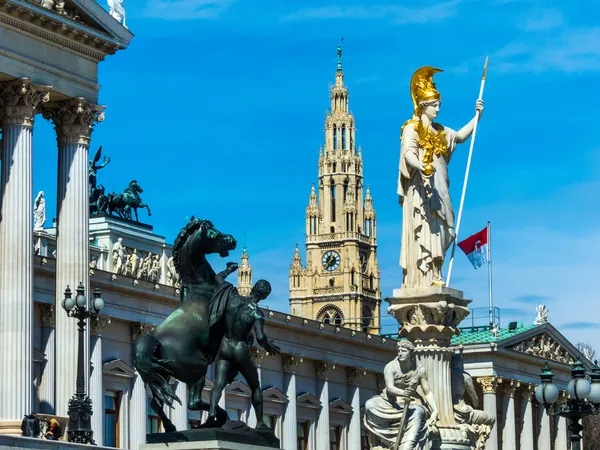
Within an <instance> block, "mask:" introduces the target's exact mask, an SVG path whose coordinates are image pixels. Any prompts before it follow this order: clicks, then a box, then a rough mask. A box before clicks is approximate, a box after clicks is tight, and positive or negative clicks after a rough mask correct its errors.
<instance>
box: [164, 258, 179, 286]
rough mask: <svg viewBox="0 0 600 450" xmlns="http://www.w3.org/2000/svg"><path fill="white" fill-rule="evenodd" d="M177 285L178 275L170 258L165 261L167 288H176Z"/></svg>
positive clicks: (173, 261)
mask: <svg viewBox="0 0 600 450" xmlns="http://www.w3.org/2000/svg"><path fill="white" fill-rule="evenodd" d="M178 283H179V274H178V273H177V269H175V260H174V259H173V257H172V256H171V257H170V258H169V259H168V261H167V284H168V285H169V286H177V284H178Z"/></svg>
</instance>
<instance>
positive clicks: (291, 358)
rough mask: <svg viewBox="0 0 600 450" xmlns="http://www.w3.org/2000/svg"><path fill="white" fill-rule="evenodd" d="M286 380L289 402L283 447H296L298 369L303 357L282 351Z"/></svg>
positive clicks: (284, 421) (285, 417) (284, 424)
mask: <svg viewBox="0 0 600 450" xmlns="http://www.w3.org/2000/svg"><path fill="white" fill-rule="evenodd" d="M281 360H282V363H283V372H284V380H285V384H286V391H285V393H286V395H287V398H288V403H287V406H286V408H285V413H284V416H283V439H282V441H283V442H282V445H283V448H286V449H287V448H290V449H294V448H297V447H298V419H297V416H296V397H297V395H298V394H297V393H296V370H297V369H298V366H299V365H300V364H301V363H302V357H301V356H298V355H291V354H289V353H282V354H281Z"/></svg>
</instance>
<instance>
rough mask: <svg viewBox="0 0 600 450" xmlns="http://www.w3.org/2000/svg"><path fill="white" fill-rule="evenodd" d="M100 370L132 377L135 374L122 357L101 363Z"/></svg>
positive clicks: (109, 373)
mask: <svg viewBox="0 0 600 450" xmlns="http://www.w3.org/2000/svg"><path fill="white" fill-rule="evenodd" d="M102 372H104V374H105V375H114V376H117V377H124V378H132V377H133V376H134V375H135V369H134V368H133V367H131V366H130V365H129V364H127V363H126V362H125V361H123V360H122V359H115V360H114V361H109V362H106V363H104V364H103V365H102Z"/></svg>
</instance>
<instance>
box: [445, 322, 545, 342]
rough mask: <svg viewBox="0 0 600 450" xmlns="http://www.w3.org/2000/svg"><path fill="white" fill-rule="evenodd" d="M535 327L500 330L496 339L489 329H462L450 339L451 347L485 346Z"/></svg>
mask: <svg viewBox="0 0 600 450" xmlns="http://www.w3.org/2000/svg"><path fill="white" fill-rule="evenodd" d="M536 326H537V325H527V326H522V327H519V328H516V329H514V330H509V329H508V328H500V329H499V330H498V337H495V336H494V333H492V331H491V330H489V329H484V330H482V329H479V330H477V329H475V330H473V331H471V330H469V329H462V330H461V333H460V335H458V336H454V337H453V338H452V341H451V343H452V345H460V344H463V345H469V344H487V343H489V342H499V341H503V340H504V339H508V338H511V337H513V336H516V335H517V334H521V333H523V332H525V331H528V330H531V329H532V328H535V327H536Z"/></svg>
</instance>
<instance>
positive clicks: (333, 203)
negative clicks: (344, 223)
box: [331, 180, 335, 222]
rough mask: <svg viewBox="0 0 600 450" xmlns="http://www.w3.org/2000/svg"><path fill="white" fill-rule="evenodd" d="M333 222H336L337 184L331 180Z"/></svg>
mask: <svg viewBox="0 0 600 450" xmlns="http://www.w3.org/2000/svg"><path fill="white" fill-rule="evenodd" d="M331 221H332V222H335V182H334V181H333V180H331Z"/></svg>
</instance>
